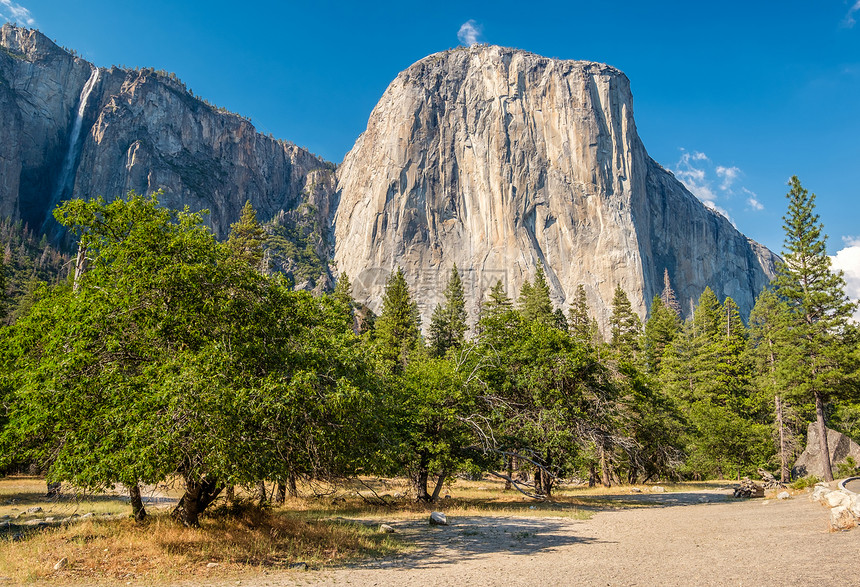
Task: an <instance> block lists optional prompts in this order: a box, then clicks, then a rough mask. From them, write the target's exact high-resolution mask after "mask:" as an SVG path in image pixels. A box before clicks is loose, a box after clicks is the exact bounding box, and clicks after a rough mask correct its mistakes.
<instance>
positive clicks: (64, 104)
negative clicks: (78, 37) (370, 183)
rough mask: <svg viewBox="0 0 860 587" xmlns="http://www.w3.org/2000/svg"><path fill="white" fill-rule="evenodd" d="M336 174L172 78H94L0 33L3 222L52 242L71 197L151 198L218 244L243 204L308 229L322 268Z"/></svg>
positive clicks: (8, 29) (31, 43)
mask: <svg viewBox="0 0 860 587" xmlns="http://www.w3.org/2000/svg"><path fill="white" fill-rule="evenodd" d="M334 169H335V167H334V165H332V164H331V163H328V162H326V161H323V160H322V159H320V158H318V157H316V156H314V155H312V154H311V153H309V152H308V151H306V150H304V149H301V148H299V147H297V146H296V145H294V144H292V143H289V142H285V141H279V140H275V139H273V138H270V137H266V136H264V135H262V134H260V133H259V132H257V130H256V129H255V128H254V126H253V125H252V124H251V123H250V121H248V120H247V119H245V118H243V117H241V116H238V115H236V114H232V113H229V112H226V111H224V110H222V109H219V108H217V107H215V106H212V105H211V104H209V103H207V102H205V101H203V100H201V99H199V98H197V97H195V96H194V95H193V94H192V93H191V92H190V91H189V90H187V89H186V88H185V86H184V85H183V84H182V83H181V82H180V81H179V80H178V79H176V77H175V76H173V75H170V74H167V73H164V72H157V71H154V70H152V69H140V70H129V69H121V68H117V67H111V68H107V69H102V68H96V67H95V66H93V65H92V64H91V63H89V62H87V61H85V60H83V59H81V58H78V57H76V56H74V55H73V54H72V52H69V51H67V50H65V49H62V48H60V47H58V46H57V45H55V44H54V43H53V42H52V41H51V40H49V39H48V38H47V37H45V36H44V35H42V34H41V33H39V32H38V31H34V30H28V29H23V28H18V27H15V26H12V25H10V24H5V25H3V27H2V28H0V216H2V217H10V218H13V219H21V220H23V221H25V222H26V223H27V224H28V225H29V226H30V227H33V228H35V229H40V228H41V229H42V230H44V231H47V232H49V233H51V232H52V231H56V230H57V226H56V225H55V223H54V221H53V219H52V216H51V211H52V209H53V207H54V206H55V205H56V204H57V203H58V202H59V201H61V200H64V199H67V198H69V197H71V196H72V195H74V196H75V197H93V196H104V197H105V198H107V199H111V198H114V197H116V196H118V195H122V194H125V193H126V192H128V191H129V190H132V189H133V190H136V191H137V192H138V193H144V194H148V193H151V192H153V191H156V190H159V189H161V190H164V196H163V197H162V201H163V202H164V203H165V204H166V205H169V206H173V207H178V208H181V207H183V206H188V207H190V208H191V209H192V210H201V209H208V210H209V211H210V214H209V216H208V217H207V222H208V223H209V224H210V226H211V227H212V229H213V230H214V231H215V233H216V234H217V235H219V236H224V235H225V234H226V233H227V231H228V230H229V227H230V224H231V223H232V222H235V221H236V220H237V219H238V217H239V211H240V210H241V208H242V206H243V205H244V203H245V201H246V200H250V201H251V203H252V204H253V205H254V207H255V208H256V209H257V212H258V217H259V218H261V219H262V220H269V219H272V218H276V219H277V220H278V221H279V222H280V223H281V224H282V225H286V227H287V228H288V229H289V230H290V231H291V232H295V231H296V230H298V231H299V232H302V230H301V229H302V228H303V227H308V226H310V227H315V228H314V230H316V233H315V234H305V236H306V237H307V239H308V241H309V242H311V244H312V245H313V247H315V248H316V252H317V254H318V256H319V257H321V258H323V259H327V258H328V257H330V256H331V250H330V244H329V239H328V238H327V231H328V229H327V227H328V226H329V223H330V218H331V214H332V210H331V204H332V202H333V200H334V198H333V196H334V187H335V178H334ZM297 227H298V228H297ZM304 232H305V233H307V231H304ZM303 244H306V243H303ZM282 265H283V263H282ZM285 267H286V268H287V269H289V268H290V263H289V262H286V264H285ZM315 277H317V278H318V276H315Z"/></svg>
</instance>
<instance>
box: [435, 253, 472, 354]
mask: <svg viewBox="0 0 860 587" xmlns="http://www.w3.org/2000/svg"><path fill="white" fill-rule="evenodd" d="M466 328H467V326H466V297H465V295H464V293H463V282H462V280H461V279H460V273H459V272H458V271H457V265H456V264H455V265H454V267H453V268H452V269H451V277H450V278H449V279H448V285H447V286H446V287H445V303H444V305H443V304H438V305H437V306H436V308H435V309H434V310H433V316H432V317H431V319H430V348H431V349H432V351H433V354H434V355H435V356H437V357H443V356H445V353H446V352H448V349H450V348H457V347H459V346H461V345H462V344H463V342H464V341H465V339H466Z"/></svg>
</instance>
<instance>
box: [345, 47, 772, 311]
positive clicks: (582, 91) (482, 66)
mask: <svg viewBox="0 0 860 587" xmlns="http://www.w3.org/2000/svg"><path fill="white" fill-rule="evenodd" d="M338 190H339V191H340V193H341V196H340V205H339V208H338V210H337V213H336V217H335V261H336V263H337V267H338V270H340V271H345V272H346V273H348V274H349V275H350V277H351V278H352V279H353V283H354V288H355V293H356V295H357V297H358V299H359V301H362V302H367V303H368V304H370V306H371V307H372V308H373V309H374V310H377V309H378V308H379V303H380V300H381V292H382V289H383V286H384V282H385V281H384V278H385V276H387V274H388V272H389V271H390V270H391V269H393V268H394V267H396V266H401V267H403V269H404V272H405V274H406V276H407V280H408V282H409V283H410V284H411V285H412V287H413V288H414V289H415V290H416V292H417V295H418V299H419V303H421V304H422V306H421V313H422V316H423V319H424V325H425V327H426V325H427V324H428V323H429V316H430V314H431V313H432V310H433V307H434V305H435V304H436V302H437V301H438V300H439V297H440V296H441V293H442V291H443V289H444V286H445V282H446V280H447V278H448V275H449V274H450V271H451V267H452V266H453V265H454V264H455V263H456V264H457V267H458V268H459V269H460V270H461V272H462V273H464V283H465V285H466V288H467V295H469V296H470V297H471V304H472V307H471V309H472V311H473V312H475V311H476V310H477V307H478V302H479V301H480V299H481V296H482V295H484V294H485V292H486V291H487V289H488V288H489V287H490V286H491V285H492V284H493V283H495V281H496V280H497V279H501V280H502V281H503V282H504V283H505V284H506V285H507V289H508V292H509V294H510V295H511V296H515V295H516V293H517V292H518V291H519V288H520V286H521V285H522V283H523V281H524V280H526V279H531V278H532V277H533V275H534V272H535V269H536V267H537V265H538V263H542V264H543V265H544V267H545V268H546V274H547V277H548V281H549V284H550V287H551V290H552V295H553V298H554V301H555V303H556V304H557V305H558V306H562V307H565V308H566V304H567V303H569V301H570V300H571V299H572V296H573V295H574V293H575V290H576V288H577V286H578V285H579V284H583V285H584V286H585V288H586V292H587V294H588V301H589V304H590V305H591V307H592V310H593V311H594V312H595V314H596V317H597V318H598V320H599V321H600V323H601V324H602V325H603V326H604V327H605V325H606V322H607V320H608V317H609V314H610V313H611V301H612V297H613V293H614V290H615V288H616V286H617V285H619V284H620V285H621V286H622V287H623V288H624V289H625V290H626V291H627V293H628V294H629V296H630V298H631V302H632V303H633V307H634V309H635V310H636V311H637V312H638V313H639V314H640V316H643V317H644V315H645V313H646V311H647V307H648V305H649V304H650V301H651V299H652V297H653V296H654V295H655V294H658V293H660V291H661V290H662V288H663V272H664V269H668V272H669V275H670V277H671V280H672V283H673V285H674V288H675V290H676V292H677V295H678V299H679V300H680V301H681V304H682V306H683V309H684V310H685V311H688V310H689V308H690V304H691V303H692V302H693V301H695V300H696V299H697V298H698V296H699V295H700V294H701V293H702V291H703V290H704V288H705V287H706V286H710V287H711V288H712V289H713V290H714V291H715V292H716V294H717V295H718V296H720V297H723V296H731V297H732V298H734V300H735V301H736V302H737V303H738V305H739V306H740V308H741V309H742V311H743V312H748V311H749V310H750V309H751V308H752V306H753V303H754V299H755V296H756V295H757V293H758V292H759V291H760V290H761V289H762V287H764V285H765V284H766V283H767V282H768V281H769V279H770V277H771V276H772V275H773V272H774V260H775V258H776V257H775V256H774V254H773V253H771V252H770V251H769V250H767V249H766V248H765V247H763V246H762V245H759V244H758V243H755V242H753V241H751V240H750V239H748V238H746V237H745V236H744V235H742V234H741V233H739V232H738V231H737V230H736V229H735V228H734V227H733V226H732V224H731V223H730V222H729V221H728V220H727V219H726V218H724V217H723V216H721V215H719V214H717V213H716V212H714V211H712V210H710V209H708V208H706V207H705V206H704V205H703V204H702V203H701V202H700V201H699V200H698V199H696V198H695V197H694V196H693V195H692V194H690V192H689V191H688V190H687V189H686V188H685V187H684V186H683V185H682V184H681V183H680V182H679V181H677V180H676V179H675V177H674V176H673V175H672V174H671V173H669V172H667V171H666V170H665V169H663V168H662V167H661V166H660V165H658V164H657V163H656V162H654V161H653V160H652V159H651V158H650V157H649V156H648V153H647V152H646V151H645V148H644V146H643V145H642V142H641V141H640V139H639V136H638V135H637V133H636V124H635V122H634V120H633V98H632V95H631V92H630V83H629V81H628V79H627V77H626V76H625V75H624V74H623V73H621V72H620V71H618V70H617V69H614V68H612V67H609V66H607V65H603V64H599V63H590V62H584V61H561V60H557V59H547V58H545V57H540V56H538V55H534V54H532V53H527V52H525V51H519V50H515V49H505V48H502V47H496V46H486V45H483V46H473V47H469V48H459V49H454V50H449V51H445V52H442V53H436V54H434V55H430V56H429V57H426V58H424V59H422V60H420V61H418V62H417V63H415V64H414V65H412V66H411V67H409V68H408V69H406V70H405V71H403V72H402V73H400V75H398V76H397V78H396V79H395V80H394V81H393V82H391V85H389V87H388V89H387V90H386V91H385V93H384V94H383V96H382V98H381V100H380V101H379V103H378V104H377V105H376V107H375V108H374V110H373V112H372V113H371V115H370V120H369V122H368V124H367V130H366V131H365V132H364V133H363V134H362V135H361V137H359V139H358V141H357V142H356V144H355V146H354V147H353V149H352V150H351V151H350V152H349V154H347V156H346V158H345V160H344V162H343V163H342V164H341V166H340V167H339V168H338Z"/></svg>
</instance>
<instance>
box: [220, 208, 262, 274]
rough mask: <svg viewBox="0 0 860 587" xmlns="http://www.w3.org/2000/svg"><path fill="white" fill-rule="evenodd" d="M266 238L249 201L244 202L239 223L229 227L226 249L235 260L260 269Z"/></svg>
mask: <svg viewBox="0 0 860 587" xmlns="http://www.w3.org/2000/svg"><path fill="white" fill-rule="evenodd" d="M267 237H268V235H267V234H266V231H265V230H264V229H263V227H262V226H261V225H260V223H259V222H258V221H257V212H256V211H255V210H254V207H253V206H252V205H251V201H250V200H248V201H246V202H245V206H244V207H243V208H242V213H241V215H240V216H239V221H238V222H234V223H233V224H231V225H230V236H228V237H227V248H228V249H229V250H230V252H231V254H232V255H233V257H234V258H235V259H237V260H241V261H244V262H246V263H248V265H250V266H251V267H254V268H260V265H261V263H262V261H263V248H264V246H265V244H266V239H267Z"/></svg>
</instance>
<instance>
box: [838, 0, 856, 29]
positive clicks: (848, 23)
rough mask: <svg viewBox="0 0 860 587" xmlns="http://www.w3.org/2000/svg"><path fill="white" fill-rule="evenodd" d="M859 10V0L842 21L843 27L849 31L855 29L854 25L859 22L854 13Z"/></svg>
mask: <svg viewBox="0 0 860 587" xmlns="http://www.w3.org/2000/svg"><path fill="white" fill-rule="evenodd" d="M858 10H860V0H857V2H855V3H854V4H853V5H852V6H851V8H849V9H848V13H847V14H846V15H845V18H843V19H842V26H844V27H845V28H849V29H852V28H854V25H855V24H857V20H856V19H855V18H854V13H855V12H857V11H858Z"/></svg>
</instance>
